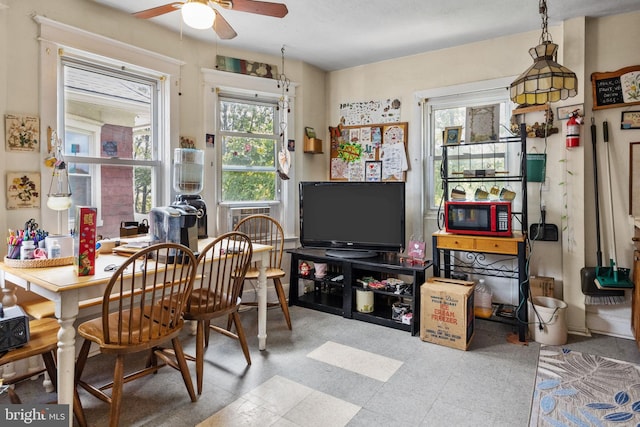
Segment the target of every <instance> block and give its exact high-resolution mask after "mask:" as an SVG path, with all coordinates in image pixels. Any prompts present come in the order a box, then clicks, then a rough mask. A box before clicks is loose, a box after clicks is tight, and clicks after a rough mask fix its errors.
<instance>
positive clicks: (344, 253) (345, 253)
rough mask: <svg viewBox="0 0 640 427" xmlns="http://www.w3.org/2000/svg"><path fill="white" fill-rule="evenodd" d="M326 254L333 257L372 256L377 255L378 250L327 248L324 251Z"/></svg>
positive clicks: (358, 257) (357, 257)
mask: <svg viewBox="0 0 640 427" xmlns="http://www.w3.org/2000/svg"><path fill="white" fill-rule="evenodd" d="M325 254H326V255H327V256H331V257H334V258H346V259H349V258H356V259H360V258H373V257H377V256H378V252H375V251H355V250H351V249H327V250H326V251H325Z"/></svg>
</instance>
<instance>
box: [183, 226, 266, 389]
mask: <svg viewBox="0 0 640 427" xmlns="http://www.w3.org/2000/svg"><path fill="white" fill-rule="evenodd" d="M252 256H253V246H252V244H251V239H250V238H249V236H247V235H245V234H243V233H239V232H230V233H226V234H223V235H221V236H219V237H218V238H216V239H215V240H214V241H213V242H211V243H209V244H208V245H207V246H206V247H205V248H204V249H203V250H202V252H200V255H199V256H198V271H197V276H196V277H197V278H198V279H199V280H200V287H197V281H196V285H195V288H194V290H193V292H192V293H191V298H189V302H188V303H187V308H186V310H185V313H184V318H185V320H195V321H196V322H197V325H198V326H197V330H196V357H195V361H196V377H197V383H198V394H201V393H202V382H203V375H204V351H205V348H206V347H207V346H208V345H209V332H210V331H212V330H213V331H215V332H218V333H221V334H223V335H225V336H228V337H231V338H234V339H237V340H238V341H240V345H241V347H242V352H243V353H244V357H245V359H246V360H247V364H248V365H251V356H250V355H249V347H248V345H247V338H246V335H245V333H244V328H243V327H242V322H241V321H240V316H239V314H238V308H239V307H240V297H241V294H242V284H243V281H244V277H245V275H246V273H247V271H248V269H249V266H250V264H251V257H252ZM214 258H219V260H218V261H213V262H212V259H214ZM222 316H226V317H228V318H229V321H233V323H234V325H235V327H236V333H235V334H234V333H233V332H231V331H230V330H229V329H230V328H227V329H224V328H221V327H219V326H216V325H212V324H211V320H213V319H215V318H219V317H222ZM192 359H193V358H192Z"/></svg>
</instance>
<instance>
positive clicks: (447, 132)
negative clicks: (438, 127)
mask: <svg viewBox="0 0 640 427" xmlns="http://www.w3.org/2000/svg"><path fill="white" fill-rule="evenodd" d="M461 134H462V126H451V127H446V128H444V139H443V141H442V144H443V145H458V144H460V138H461Z"/></svg>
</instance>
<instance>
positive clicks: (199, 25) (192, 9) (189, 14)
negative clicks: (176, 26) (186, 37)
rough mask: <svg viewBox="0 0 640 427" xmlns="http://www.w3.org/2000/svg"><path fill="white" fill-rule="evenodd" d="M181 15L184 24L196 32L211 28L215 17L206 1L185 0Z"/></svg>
mask: <svg viewBox="0 0 640 427" xmlns="http://www.w3.org/2000/svg"><path fill="white" fill-rule="evenodd" d="M181 13H182V19H183V20H184V23H185V24H187V25H188V26H190V27H191V28H195V29H196V30H206V29H208V28H211V27H212V26H213V21H214V19H215V17H216V14H215V12H214V11H213V9H212V8H211V7H210V6H209V2H208V1H207V0H187V2H186V3H185V4H184V5H183V6H182V9H181Z"/></svg>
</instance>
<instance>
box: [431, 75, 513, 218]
mask: <svg viewBox="0 0 640 427" xmlns="http://www.w3.org/2000/svg"><path fill="white" fill-rule="evenodd" d="M496 104H498V105H499V111H500V133H499V137H500V138H502V137H507V136H510V135H511V133H510V131H509V127H510V120H511V109H512V103H511V101H510V99H509V93H508V91H507V90H506V88H499V89H487V90H477V91H473V92H467V93H457V94H446V95H442V96H434V97H430V98H428V99H425V100H424V109H423V112H424V117H423V120H424V123H425V129H426V133H425V143H426V147H427V157H426V158H427V164H426V165H425V166H426V168H425V169H426V171H427V179H426V195H427V197H426V206H425V209H431V210H437V209H439V207H440V206H441V204H442V203H443V202H444V200H446V196H445V195H444V194H443V188H442V179H441V175H440V171H441V166H442V144H443V132H444V130H445V128H446V127H452V126H462V139H463V141H462V144H461V145H460V147H456V148H455V149H449V152H448V157H449V160H451V161H453V162H454V164H456V165H458V166H459V169H460V171H458V172H462V170H463V169H495V170H496V171H508V170H509V169H510V168H513V167H516V165H517V159H514V158H513V156H514V155H517V153H514V152H513V149H514V145H513V144H505V143H496V144H490V145H487V144H478V145H477V146H474V145H473V144H464V135H465V127H466V125H467V123H466V120H467V115H466V109H467V107H478V106H483V105H496ZM518 148H519V147H518ZM489 151H490V152H489ZM496 182H497V183H499V182H500V181H499V178H497V180H496ZM477 185H478V184H477V183H473V184H471V183H469V184H465V185H463V187H464V190H465V191H466V193H467V194H471V195H472V194H473V192H474V191H475V189H476V187H477Z"/></svg>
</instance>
